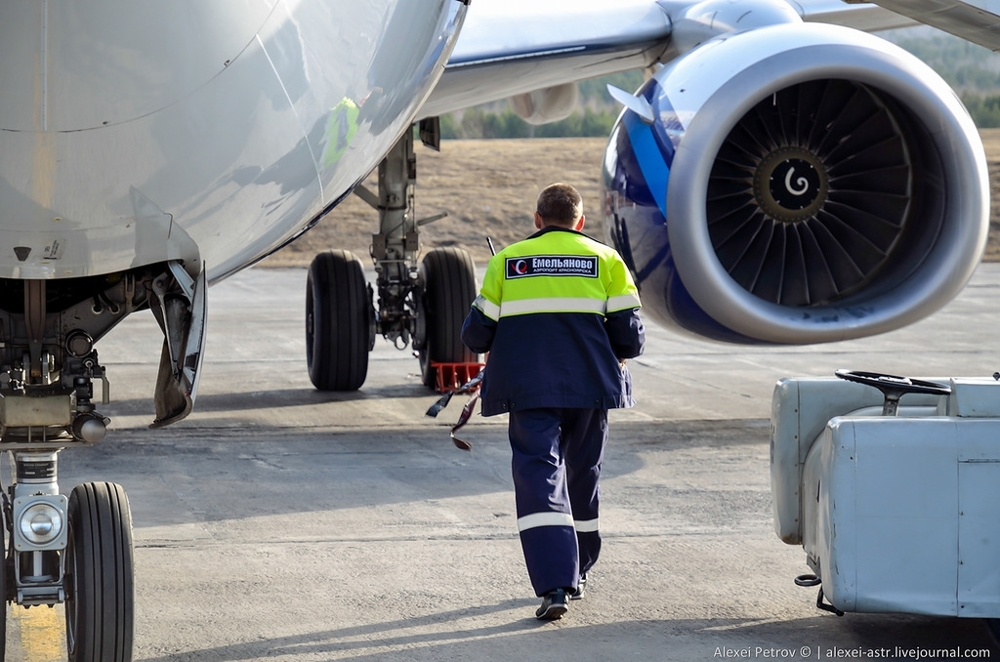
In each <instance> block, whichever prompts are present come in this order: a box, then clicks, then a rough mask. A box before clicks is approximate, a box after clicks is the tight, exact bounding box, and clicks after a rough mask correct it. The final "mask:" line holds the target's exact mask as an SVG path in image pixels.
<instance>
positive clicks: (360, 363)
mask: <svg viewBox="0 0 1000 662" xmlns="http://www.w3.org/2000/svg"><path fill="white" fill-rule="evenodd" d="M420 135H421V139H422V140H423V142H424V144H427V145H429V146H431V147H433V148H435V149H437V148H438V146H439V143H440V140H439V135H440V132H439V131H438V130H437V118H434V119H433V120H424V121H422V122H421V123H420ZM415 182H416V156H415V154H414V151H413V132H412V131H407V132H406V133H405V134H404V135H403V136H402V137H401V138H400V139H399V141H398V142H397V143H396V145H395V146H393V148H392V150H391V151H390V152H389V154H388V155H386V157H385V158H384V159H383V160H382V162H381V163H380V164H379V166H378V189H379V190H378V195H375V194H374V193H372V192H371V191H368V190H367V189H365V188H364V187H363V186H359V187H358V188H357V189H356V190H355V193H356V194H357V195H358V196H359V197H361V198H362V199H364V200H365V201H366V202H368V204H369V205H371V206H372V207H374V208H375V209H376V210H378V214H379V233H378V234H376V235H373V237H372V247H371V256H372V259H373V260H374V262H375V275H376V283H375V285H376V287H377V289H378V310H377V311H376V309H375V306H374V305H373V303H372V300H373V298H374V291H373V289H372V287H371V285H366V284H365V278H364V273H363V269H362V266H361V261H360V260H359V259H358V258H357V257H356V256H355V255H353V254H352V253H350V252H348V251H343V250H334V251H328V252H326V253H321V254H319V255H317V256H316V258H315V259H314V260H313V262H312V264H311V265H310V267H309V275H308V280H307V285H306V359H307V362H308V365H309V377H310V379H311V380H312V383H313V385H314V386H315V387H316V388H318V389H320V390H323V391H353V390H357V389H358V388H361V385H362V384H363V383H364V381H365V377H366V376H367V374H368V353H369V352H370V351H371V349H372V348H373V347H374V345H375V334H376V333H379V334H381V335H382V336H383V337H385V338H386V339H387V340H389V341H390V342H392V343H393V344H395V346H396V347H397V348H399V349H404V348H405V347H406V346H407V345H408V344H412V346H413V349H414V350H415V353H416V354H417V357H418V359H419V362H420V374H421V380H422V381H423V383H424V384H425V385H426V386H428V387H434V385H435V383H436V379H437V365H438V364H440V363H475V362H476V361H477V360H478V358H479V357H478V356H477V355H476V354H475V353H473V352H471V351H469V350H468V349H467V348H466V347H465V345H464V344H463V343H462V339H461V330H462V322H463V321H464V320H465V316H466V315H467V314H468V312H469V307H470V306H471V305H472V301H473V299H474V298H475V296H476V267H475V264H474V263H473V260H472V257H471V256H470V255H469V253H468V252H467V251H465V250H462V249H459V248H436V249H433V250H431V251H429V252H428V253H427V254H426V255H425V256H424V259H423V261H422V262H421V263H420V264H419V266H418V263H417V253H418V251H419V241H418V233H419V229H420V227H421V226H423V225H426V224H427V223H430V222H432V221H435V220H438V219H439V218H441V217H442V216H443V214H442V215H439V216H433V217H430V218H425V219H420V220H416V219H415V214H414V195H413V187H414V184H415Z"/></svg>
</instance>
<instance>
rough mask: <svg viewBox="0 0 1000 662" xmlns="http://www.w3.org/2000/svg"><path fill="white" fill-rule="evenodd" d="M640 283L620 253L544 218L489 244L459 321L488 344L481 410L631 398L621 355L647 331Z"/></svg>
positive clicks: (628, 354)
mask: <svg viewBox="0 0 1000 662" xmlns="http://www.w3.org/2000/svg"><path fill="white" fill-rule="evenodd" d="M640 305H641V304H640V301H639V295H638V291H637V289H636V287H635V283H634V282H633V280H632V276H631V274H630V273H629V271H628V268H627V267H626V266H625V263H624V262H623V261H622V259H621V256H619V255H618V253H617V252H616V251H615V250H614V249H613V248H610V247H608V246H605V245H604V244H602V243H600V242H598V241H596V240H594V239H591V238H590V237H588V236H586V235H584V234H582V233H579V232H575V231H573V230H569V229H565V228H560V227H554V226H548V227H546V228H544V229H542V230H541V231H539V232H537V233H535V234H534V235H532V236H531V237H529V238H528V239H525V240H524V241H520V242H517V243H516V244H513V245H511V246H508V247H507V248H505V249H504V250H502V251H500V252H499V253H497V254H496V255H495V256H494V257H493V258H492V259H491V260H490V263H489V266H488V267H487V269H486V276H485V277H484V280H483V286H482V289H481V291H480V294H479V296H478V297H477V298H476V300H475V302H474V303H473V304H472V310H471V311H470V313H469V316H468V318H466V320H465V324H464V326H463V329H462V339H463V340H464V341H465V343H466V345H468V346H469V348H470V349H472V350H473V351H476V352H487V351H488V352H490V357H489V360H488V361H487V367H486V374H485V376H484V379H483V387H482V394H481V397H482V402H483V415H485V416H491V415H493V414H499V413H502V412H506V411H511V410H513V409H530V408H539V407H571V408H599V409H608V408H614V407H630V406H632V405H633V404H634V400H633V399H632V387H631V376H630V375H629V373H628V370H627V369H626V368H625V367H624V366H623V365H622V362H621V360H622V359H626V358H632V357H634V356H638V355H639V354H640V353H641V352H642V348H643V344H644V341H645V337H644V331H643V326H642V321H641V320H640V318H639V315H638V310H639V308H640Z"/></svg>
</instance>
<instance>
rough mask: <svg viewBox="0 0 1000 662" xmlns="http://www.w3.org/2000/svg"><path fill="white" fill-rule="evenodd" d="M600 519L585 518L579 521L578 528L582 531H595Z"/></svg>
mask: <svg viewBox="0 0 1000 662" xmlns="http://www.w3.org/2000/svg"><path fill="white" fill-rule="evenodd" d="M600 521H601V520H599V519H597V518H595V519H588V520H584V521H582V522H580V521H577V522H576V530H577V531H578V532H580V533H595V532H596V531H597V525H598V524H599V523H600Z"/></svg>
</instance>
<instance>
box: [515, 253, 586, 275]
mask: <svg viewBox="0 0 1000 662" xmlns="http://www.w3.org/2000/svg"><path fill="white" fill-rule="evenodd" d="M506 266H507V276H506V277H507V280H511V279H514V278H528V277H530V276H582V277H584V278H597V257H595V256H585V255H544V256H537V257H509V258H507V263H506Z"/></svg>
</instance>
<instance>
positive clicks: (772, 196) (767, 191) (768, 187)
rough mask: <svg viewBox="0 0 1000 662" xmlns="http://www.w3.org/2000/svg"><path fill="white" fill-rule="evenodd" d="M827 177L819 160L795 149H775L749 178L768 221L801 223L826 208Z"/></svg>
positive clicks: (808, 152)
mask: <svg viewBox="0 0 1000 662" xmlns="http://www.w3.org/2000/svg"><path fill="white" fill-rule="evenodd" d="M829 190H830V176H829V174H828V173H827V170H826V166H825V165H824V164H823V162H822V161H821V160H820V158H819V157H818V156H817V155H816V154H814V153H812V152H811V151H810V150H807V149H804V148H802V147H796V146H785V147H779V148H778V149H776V150H774V151H772V152H770V153H769V154H767V155H765V156H764V158H763V159H761V161H760V163H759V164H758V165H757V169H756V170H755V171H754V175H753V195H754V199H755V200H756V201H757V206H758V207H760V210H761V211H762V212H764V213H765V214H766V215H767V216H768V217H770V218H772V219H774V220H775V221H779V222H781V223H804V222H805V221H808V220H809V219H810V218H812V217H814V216H815V215H816V214H817V213H818V212H819V211H820V210H821V209H822V208H823V205H824V204H826V200H827V193H829Z"/></svg>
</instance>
